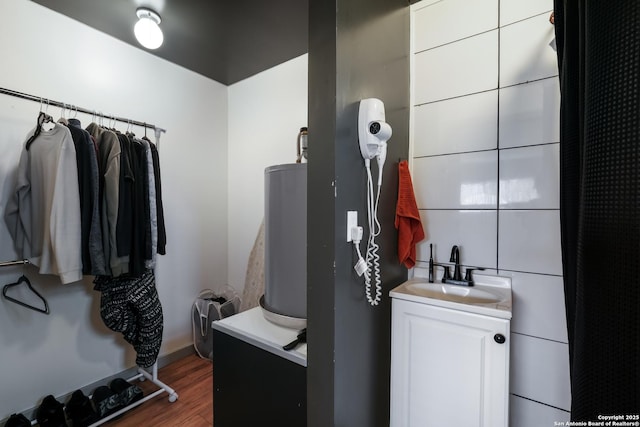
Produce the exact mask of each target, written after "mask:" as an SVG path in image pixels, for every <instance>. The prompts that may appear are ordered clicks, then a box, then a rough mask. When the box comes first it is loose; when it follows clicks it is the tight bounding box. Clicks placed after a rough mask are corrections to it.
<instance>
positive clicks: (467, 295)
mask: <svg viewBox="0 0 640 427" xmlns="http://www.w3.org/2000/svg"><path fill="white" fill-rule="evenodd" d="M407 290H409V291H410V292H413V293H415V294H416V295H421V296H424V297H429V298H437V299H441V300H445V301H455V302H462V303H465V302H466V303H476V304H478V303H480V304H483V303H497V302H500V301H501V300H502V299H503V297H502V296H501V295H499V294H497V293H494V292H490V291H488V290H482V289H478V288H475V287H471V286H470V287H467V286H458V285H447V284H444V283H428V282H427V283H425V282H416V283H409V284H407Z"/></svg>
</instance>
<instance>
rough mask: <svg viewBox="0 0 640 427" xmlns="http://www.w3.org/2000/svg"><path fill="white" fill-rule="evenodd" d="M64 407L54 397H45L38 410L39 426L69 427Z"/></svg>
mask: <svg viewBox="0 0 640 427" xmlns="http://www.w3.org/2000/svg"><path fill="white" fill-rule="evenodd" d="M62 407H63V405H62V403H60V402H58V401H57V400H56V398H55V397H53V396H52V395H48V396H47V397H45V398H44V399H43V400H42V403H41V404H40V406H39V407H38V409H37V410H36V419H37V420H38V425H39V426H40V427H67V422H66V421H65V419H64V411H63V410H62Z"/></svg>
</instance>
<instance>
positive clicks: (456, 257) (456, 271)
mask: <svg viewBox="0 0 640 427" xmlns="http://www.w3.org/2000/svg"><path fill="white" fill-rule="evenodd" d="M449 262H453V263H455V266H454V267H453V280H462V271H460V249H459V248H458V245H453V247H452V248H451V258H450V259H449Z"/></svg>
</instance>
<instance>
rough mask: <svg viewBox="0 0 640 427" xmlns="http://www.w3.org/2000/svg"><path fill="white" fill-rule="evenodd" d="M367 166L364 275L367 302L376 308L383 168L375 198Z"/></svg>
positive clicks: (379, 284) (379, 282) (379, 285)
mask: <svg viewBox="0 0 640 427" xmlns="http://www.w3.org/2000/svg"><path fill="white" fill-rule="evenodd" d="M365 166H366V169H367V215H368V219H369V238H368V241H367V252H366V257H365V261H366V263H367V270H366V271H365V273H364V283H365V294H366V296H367V301H369V304H371V305H373V306H375V305H378V304H379V303H380V299H381V298H382V278H381V275H380V255H378V250H379V249H380V246H379V245H378V244H377V243H376V241H375V238H376V236H378V235H379V234H380V229H381V227H380V222H379V221H378V202H379V200H380V187H382V168H379V170H378V174H379V177H378V191H377V194H376V195H375V197H374V189H373V177H372V176H371V168H370V166H369V162H365ZM372 276H373V277H372ZM372 279H373V282H374V285H375V297H373V296H372V295H371V294H372V292H371V285H372V283H371V282H372Z"/></svg>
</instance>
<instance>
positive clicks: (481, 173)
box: [413, 150, 498, 209]
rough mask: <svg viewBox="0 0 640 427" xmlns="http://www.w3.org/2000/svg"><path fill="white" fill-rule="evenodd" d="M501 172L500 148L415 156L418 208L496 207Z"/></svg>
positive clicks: (415, 189) (415, 188) (415, 187)
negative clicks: (416, 157) (499, 169)
mask: <svg viewBox="0 0 640 427" xmlns="http://www.w3.org/2000/svg"><path fill="white" fill-rule="evenodd" d="M497 173H498V151H497V150H492V151H480V152H475V153H465V154H452V155H447V156H435V157H421V158H418V159H414V161H413V186H414V191H415V194H416V200H417V203H418V208H419V209H496V208H497V206H498V204H497V201H498V188H497V185H496V182H497Z"/></svg>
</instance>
